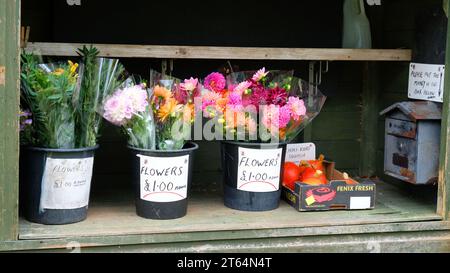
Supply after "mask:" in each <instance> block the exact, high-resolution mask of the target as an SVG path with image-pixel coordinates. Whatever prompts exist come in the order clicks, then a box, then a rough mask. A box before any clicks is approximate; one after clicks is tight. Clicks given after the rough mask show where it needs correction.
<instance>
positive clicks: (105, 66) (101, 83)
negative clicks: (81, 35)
mask: <svg viewBox="0 0 450 273" xmlns="http://www.w3.org/2000/svg"><path fill="white" fill-rule="evenodd" d="M98 54H99V51H98V50H97V49H96V48H95V47H92V46H90V47H89V48H88V47H86V46H84V47H83V48H81V49H79V50H78V55H80V56H81V58H82V63H83V67H82V69H81V71H82V79H81V85H80V88H79V90H77V92H75V94H74V98H73V102H74V106H75V119H76V128H75V131H76V135H77V139H76V146H77V147H92V146H95V145H96V144H97V138H98V136H99V130H100V126H101V122H102V116H101V114H99V109H98V107H99V105H101V104H102V103H103V100H104V99H105V98H106V97H107V96H109V95H110V94H111V93H112V92H113V91H114V90H116V89H117V88H118V87H119V86H120V85H121V84H122V82H123V81H124V74H125V69H124V67H123V66H122V65H121V64H120V63H119V60H117V59H105V58H98Z"/></svg>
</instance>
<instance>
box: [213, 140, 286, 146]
mask: <svg viewBox="0 0 450 273" xmlns="http://www.w3.org/2000/svg"><path fill="white" fill-rule="evenodd" d="M222 143H223V144H232V145H242V146H248V147H272V146H284V145H287V144H288V142H274V143H264V142H244V141H233V140H223V141H222Z"/></svg>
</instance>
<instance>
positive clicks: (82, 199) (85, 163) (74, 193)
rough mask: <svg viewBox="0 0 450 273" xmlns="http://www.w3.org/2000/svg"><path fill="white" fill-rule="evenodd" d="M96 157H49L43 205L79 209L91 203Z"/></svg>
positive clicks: (51, 207)
mask: <svg viewBox="0 0 450 273" xmlns="http://www.w3.org/2000/svg"><path fill="white" fill-rule="evenodd" d="M93 166H94V158H93V157H88V158H82V159H66V158H50V157H49V158H47V161H46V164H45V170H44V176H43V178H42V179H43V180H42V184H43V188H42V195H41V207H42V208H44V209H78V208H82V207H86V206H87V205H88V204H89V193H90V188H91V179H92V170H93Z"/></svg>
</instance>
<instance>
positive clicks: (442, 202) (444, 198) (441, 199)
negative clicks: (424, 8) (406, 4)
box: [438, 2, 450, 219]
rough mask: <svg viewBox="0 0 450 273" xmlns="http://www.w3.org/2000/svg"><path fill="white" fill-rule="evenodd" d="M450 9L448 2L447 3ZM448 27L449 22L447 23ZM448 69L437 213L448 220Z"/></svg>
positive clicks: (448, 57) (448, 60)
mask: <svg viewBox="0 0 450 273" xmlns="http://www.w3.org/2000/svg"><path fill="white" fill-rule="evenodd" d="M449 7H450V2H449ZM449 26H450V22H449ZM449 29H450V28H449ZM446 52H447V53H448V52H450V35H449V34H447V49H446ZM445 64H446V67H450V54H446V63H445ZM449 70H450V69H446V71H445V79H446V80H445V86H444V103H443V107H442V108H443V112H442V126H441V153H440V157H439V160H440V162H439V163H440V167H439V191H438V213H439V214H441V215H442V216H443V217H444V218H445V219H449V218H450V213H449V208H450V81H449V79H450V71H449Z"/></svg>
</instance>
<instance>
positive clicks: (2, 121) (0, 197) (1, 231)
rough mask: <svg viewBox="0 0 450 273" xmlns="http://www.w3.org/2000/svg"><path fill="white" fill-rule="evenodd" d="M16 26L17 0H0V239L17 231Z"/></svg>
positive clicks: (15, 234)
mask: <svg viewBox="0 0 450 273" xmlns="http://www.w3.org/2000/svg"><path fill="white" fill-rule="evenodd" d="M19 26H20V1H19V0H0V67H4V81H3V80H2V82H1V83H0V128H2V129H1V130H0V241H2V240H15V239H17V233H18V189H19V134H18V132H19V128H18V127H19V124H18V113H19V75H20V71H19V60H20V59H19V42H20V41H19V32H20V31H19V29H20V27H19ZM2 77H3V76H2Z"/></svg>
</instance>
